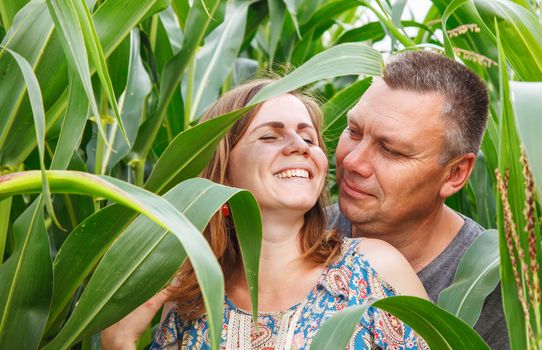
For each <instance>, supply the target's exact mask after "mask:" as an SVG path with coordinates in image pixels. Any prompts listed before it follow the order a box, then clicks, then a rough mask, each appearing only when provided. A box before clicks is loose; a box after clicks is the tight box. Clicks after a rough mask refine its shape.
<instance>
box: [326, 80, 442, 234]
mask: <svg viewBox="0 0 542 350" xmlns="http://www.w3.org/2000/svg"><path fill="white" fill-rule="evenodd" d="M443 103H444V99H443V97H442V96H441V95H439V94H434V93H433V94H419V93H416V92H409V91H404V90H399V89H397V90H394V89H391V88H389V87H388V86H387V85H386V84H385V82H384V81H383V80H375V81H374V83H373V85H372V86H371V87H370V88H369V89H368V90H367V92H366V93H365V94H364V95H363V97H362V98H361V100H360V101H359V102H358V103H357V104H356V105H355V106H354V108H352V110H350V112H349V113H348V127H347V128H346V129H345V130H344V132H343V133H342V135H341V138H340V140H339V144H338V147H337V158H336V159H337V183H338V184H339V187H340V190H339V206H340V209H341V211H342V212H343V214H344V215H345V216H346V217H347V218H348V219H349V220H350V221H352V223H353V224H354V225H355V226H356V228H357V229H358V231H360V233H362V234H363V232H364V231H365V232H366V233H367V234H371V233H377V234H378V233H385V232H389V230H396V229H399V228H401V227H405V226H404V225H407V226H408V225H409V223H410V224H415V223H423V222H424V221H425V220H427V219H428V218H429V217H430V216H431V215H432V214H433V213H435V212H436V210H435V209H436V208H438V207H439V206H440V205H441V203H442V200H443V198H442V197H441V196H440V194H439V192H440V189H441V186H442V184H443V183H444V181H445V179H446V166H445V165H441V164H440V163H439V158H440V156H441V153H442V150H443V145H444V128H445V123H444V120H443V119H442V117H441V116H440V114H441V110H442V108H443Z"/></svg>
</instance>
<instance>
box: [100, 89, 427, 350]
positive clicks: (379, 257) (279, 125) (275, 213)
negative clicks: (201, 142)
mask: <svg viewBox="0 0 542 350" xmlns="http://www.w3.org/2000/svg"><path fill="white" fill-rule="evenodd" d="M269 83H270V81H267V80H263V81H256V82H252V83H249V84H245V85H243V86H240V87H238V88H236V89H234V90H232V91H230V92H228V93H227V94H225V95H224V96H223V97H222V98H220V99H219V100H218V101H217V102H216V103H215V105H213V107H211V109H210V110H209V111H208V113H207V114H206V116H205V117H204V120H208V119H211V118H213V117H215V116H218V115H221V114H224V113H227V112H230V111H232V110H235V109H238V108H241V107H243V106H245V105H246V104H247V103H248V101H249V100H250V99H251V98H252V97H253V96H254V95H255V94H256V93H257V92H258V91H259V90H260V89H261V88H262V87H263V86H265V85H267V84H269ZM320 120H321V115H320V110H319V108H318V105H317V104H316V103H315V102H314V101H313V100H312V99H311V98H309V97H307V96H305V95H303V94H301V93H298V92H292V93H289V94H285V95H282V96H279V97H276V98H273V99H270V100H268V101H266V102H265V103H263V104H261V105H260V106H258V107H256V108H254V109H252V110H251V111H250V112H249V113H247V115H246V116H245V117H244V118H242V119H240V120H239V121H238V122H236V123H235V125H234V126H233V127H232V128H231V130H230V131H229V133H228V135H227V136H226V137H225V138H224V140H222V141H221V143H220V145H219V147H218V149H217V151H216V152H215V155H214V157H213V159H212V161H211V162H210V164H209V166H208V167H207V169H206V170H205V171H204V172H203V176H204V177H206V178H209V179H211V180H213V181H215V182H218V183H223V184H226V185H230V186H234V187H240V188H246V189H248V190H250V191H251V192H252V193H253V194H254V195H255V197H256V199H257V201H258V204H259V206H260V209H261V214H262V233H263V241H262V251H261V257H260V271H259V291H258V307H259V310H258V326H259V327H258V331H257V332H256V331H255V330H254V328H253V324H252V321H251V320H252V315H251V313H250V310H251V305H250V297H249V291H248V286H247V283H246V280H245V278H244V272H243V267H242V263H241V259H240V254H239V248H238V246H237V241H236V238H235V232H234V230H233V227H232V225H231V218H230V217H229V216H228V213H227V212H225V213H219V214H217V215H216V216H215V217H214V218H213V219H212V221H211V223H210V224H209V226H208V227H207V229H206V231H205V235H206V237H207V239H208V240H209V242H210V243H211V246H212V247H213V250H214V251H215V253H216V254H217V257H218V260H219V262H220V263H221V265H222V268H223V271H224V278H225V281H226V295H225V311H224V331H223V334H222V340H221V347H222V348H225V349H291V348H295V349H307V348H308V347H309V345H310V343H311V341H312V338H313V337H314V334H315V333H316V331H317V330H318V328H319V326H320V325H321V324H322V323H323V322H324V321H325V320H327V319H328V318H329V317H330V316H331V315H332V314H333V313H334V312H336V311H338V310H341V309H343V308H345V307H348V306H351V305H359V304H363V303H365V302H366V301H367V300H368V299H369V298H379V297H385V296H389V295H394V294H396V293H397V294H407V295H416V296H420V297H424V298H427V296H426V293H425V290H424V289H423V287H422V285H421V282H420V281H419V280H418V278H417V276H416V274H415V273H414V271H413V270H412V268H411V267H410V265H409V264H408V262H407V261H406V259H405V258H404V257H403V256H402V255H401V254H400V253H399V252H398V251H397V250H395V249H394V248H393V247H391V246H390V245H388V244H387V243H385V242H382V241H378V240H371V239H362V240H354V239H345V240H342V241H341V240H340V239H339V238H338V236H337V234H336V233H335V232H333V231H326V230H325V224H326V222H325V214H324V208H325V191H324V184H325V177H326V173H327V158H326V155H325V153H324V151H323V145H324V144H323V141H322V138H321V134H320ZM176 280H177V281H178V283H176V285H175V286H170V287H168V288H167V290H166V292H162V293H159V294H158V295H157V296H155V297H154V298H153V299H151V300H150V301H149V302H147V303H146V304H144V305H143V306H142V307H140V308H139V309H137V310H136V311H134V312H133V313H132V314H131V315H129V316H127V318H125V319H124V320H122V321H120V322H119V323H117V324H115V325H113V326H112V327H110V328H109V329H108V330H106V331H104V333H103V335H102V344H103V346H104V348H105V349H114V348H125V349H128V348H133V344H134V341H135V340H136V339H137V336H138V334H139V333H140V332H142V330H143V329H144V328H145V326H146V325H147V324H148V322H149V321H150V319H151V318H152V315H153V314H154V313H155V312H156V311H157V310H158V308H159V307H160V306H161V304H162V303H163V302H164V301H165V300H166V299H170V300H172V302H171V303H168V304H166V307H165V308H164V314H165V318H163V324H162V327H161V328H160V330H159V331H158V334H157V336H156V339H155V341H154V343H153V345H152V346H151V349H164V348H169V347H170V346H173V347H179V348H183V349H207V348H209V345H210V344H209V338H208V336H207V331H208V324H207V322H206V316H205V314H204V311H205V310H204V307H203V301H202V297H201V293H200V290H199V287H198V285H197V281H196V279H195V275H194V271H193V270H192V268H191V266H190V264H184V265H183V266H182V267H181V269H180V270H179V273H178V275H177V279H176ZM388 282H389V283H388ZM418 342H419V338H417V337H416V336H415V335H414V333H413V331H412V330H411V329H410V328H409V327H408V326H406V325H404V324H402V323H401V322H400V321H398V320H397V319H396V318H395V317H393V316H391V315H389V314H387V313H385V312H383V311H380V310H377V309H374V308H371V309H370V311H369V312H368V313H367V314H366V315H365V316H364V317H363V318H362V320H361V322H360V324H359V326H358V328H357V330H356V333H355V335H354V337H353V338H352V340H351V342H350V347H351V348H353V349H364V348H367V349H370V348H373V347H374V346H378V347H381V348H389V347H396V348H404V349H417V348H418Z"/></svg>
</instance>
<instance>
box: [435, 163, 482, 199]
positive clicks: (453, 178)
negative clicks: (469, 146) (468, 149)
mask: <svg viewBox="0 0 542 350" xmlns="http://www.w3.org/2000/svg"><path fill="white" fill-rule="evenodd" d="M475 160H476V155H475V154H474V153H467V154H464V155H462V156H461V157H459V158H456V159H453V160H451V161H450V163H449V164H448V165H446V168H447V172H448V174H447V178H446V179H445V181H444V183H443V184H442V187H441V188H440V192H439V194H440V196H441V197H442V198H444V199H446V198H448V197H450V196H451V195H453V194H454V193H456V192H458V191H459V190H460V189H461V188H463V186H465V184H466V183H467V181H468V179H469V176H470V174H471V173H472V170H473V169H474V161H475Z"/></svg>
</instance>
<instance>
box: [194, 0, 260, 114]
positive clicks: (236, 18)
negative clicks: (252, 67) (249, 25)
mask: <svg viewBox="0 0 542 350" xmlns="http://www.w3.org/2000/svg"><path fill="white" fill-rule="evenodd" d="M251 3H252V2H251V1H242V2H239V1H235V2H233V3H232V4H230V5H229V6H228V7H227V9H226V17H225V19H224V22H222V24H220V26H218V27H217V28H216V29H215V30H214V31H213V32H211V33H210V34H209V35H208V36H207V37H206V39H205V45H204V46H203V47H202V48H201V49H200V50H199V51H198V54H197V55H196V59H195V64H196V71H195V76H194V87H193V88H194V91H193V94H192V103H191V107H190V114H191V115H190V120H193V119H194V118H195V117H198V116H200V115H201V114H202V113H203V111H204V110H205V109H206V108H207V107H209V105H210V104H211V103H212V102H213V101H215V100H216V99H217V97H218V94H219V92H220V87H221V86H222V83H223V82H224V80H225V79H226V76H227V75H228V73H229V72H230V71H231V69H232V66H233V63H234V61H235V58H236V57H237V54H238V53H239V49H240V48H241V44H242V43H243V37H244V35H245V25H246V20H247V10H248V6H249V5H250V4H251Z"/></svg>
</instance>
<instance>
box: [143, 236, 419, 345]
mask: <svg viewBox="0 0 542 350" xmlns="http://www.w3.org/2000/svg"><path fill="white" fill-rule="evenodd" d="M358 243H359V240H357V239H348V238H347V239H344V240H343V243H342V247H341V254H340V256H339V257H338V259H336V260H335V263H332V264H329V265H328V266H327V267H326V268H325V270H324V272H323V273H322V275H321V276H320V279H319V280H318V282H317V283H316V286H315V287H314V288H313V289H312V290H311V291H310V292H309V294H308V295H307V297H306V298H305V299H304V300H303V301H302V302H300V303H298V304H296V305H294V306H292V307H291V308H289V309H288V310H285V311H282V312H260V313H258V328H259V329H258V331H257V332H256V331H255V330H254V326H253V323H252V315H251V313H250V312H247V311H245V310H242V309H239V308H237V307H235V305H234V304H233V303H232V302H231V300H230V299H229V298H228V297H227V296H225V297H224V300H225V301H224V322H223V329H222V338H221V349H228V350H233V349H235V350H237V349H239V350H241V349H242V350H245V349H259V350H278V349H281V350H282V349H308V348H309V346H310V343H311V341H312V339H313V337H314V335H315V334H316V332H317V331H318V328H319V327H320V325H322V324H323V323H324V322H325V321H326V320H327V319H329V318H330V317H331V316H332V315H333V314H334V313H335V312H337V311H339V310H342V309H344V308H346V307H348V306H353V305H360V304H364V303H365V302H367V301H368V300H370V299H373V298H382V297H386V296H390V295H395V291H394V290H393V289H392V287H391V286H390V285H389V284H388V283H386V282H385V281H383V280H381V279H380V277H379V276H378V274H377V273H376V271H375V270H374V269H373V268H372V267H371V265H370V264H369V262H368V261H367V260H366V259H365V257H364V256H363V254H362V253H361V252H360V251H359V245H358ZM377 348H382V349H423V348H427V345H425V343H424V341H423V340H422V339H421V338H419V337H417V336H416V334H415V333H414V331H413V330H412V329H411V328H410V327H408V326H407V325H405V324H403V323H402V322H401V321H399V320H398V319H397V318H395V317H394V316H393V315H390V314H388V313H387V312H385V311H382V310H379V309H376V308H370V309H369V311H368V312H367V313H366V314H365V315H364V316H363V317H362V319H361V320H360V323H359V324H358V326H357V328H356V330H355V333H354V335H353V337H352V339H351V340H350V343H349V345H348V347H347V349H377ZM156 349H210V342H209V336H208V324H207V317H206V315H203V316H202V317H200V318H199V319H197V320H194V321H184V320H182V319H181V318H180V317H179V314H178V312H177V310H176V308H175V306H173V307H172V309H171V311H170V312H169V313H168V315H167V316H166V319H165V321H164V323H163V325H162V327H161V328H160V329H159V331H158V333H157V335H156V338H155V340H154V342H153V344H152V345H151V350H156Z"/></svg>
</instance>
